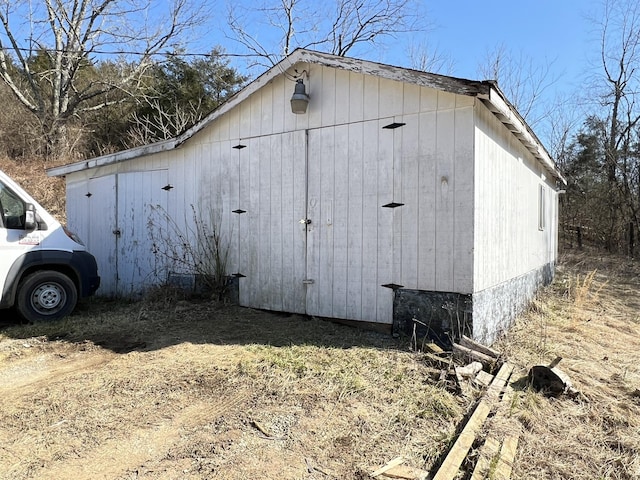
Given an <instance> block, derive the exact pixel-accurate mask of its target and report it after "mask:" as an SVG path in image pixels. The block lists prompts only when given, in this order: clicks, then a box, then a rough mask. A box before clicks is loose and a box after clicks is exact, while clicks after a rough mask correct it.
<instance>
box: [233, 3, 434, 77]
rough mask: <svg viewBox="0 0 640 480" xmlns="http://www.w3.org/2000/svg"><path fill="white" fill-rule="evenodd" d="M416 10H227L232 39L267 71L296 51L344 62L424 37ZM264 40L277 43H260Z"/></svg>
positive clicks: (319, 6) (304, 6) (276, 6)
mask: <svg viewBox="0 0 640 480" xmlns="http://www.w3.org/2000/svg"><path fill="white" fill-rule="evenodd" d="M418 6H419V2H418V1H417V0H332V1H329V2H314V1H312V0H273V1H270V0H267V3H264V4H263V5H262V6H261V7H258V8H255V7H252V8H251V11H248V10H242V9H241V8H239V7H233V8H231V9H230V11H229V19H228V22H229V26H230V28H231V32H232V38H233V39H234V40H236V41H238V42H239V43H240V44H241V45H242V46H243V47H244V48H246V49H247V50H248V51H249V53H250V54H252V55H254V56H255V58H256V64H260V65H263V66H272V65H274V64H275V63H276V62H277V61H278V60H280V59H281V58H282V57H283V56H286V55H288V54H289V53H291V51H293V50H294V49H295V48H311V49H315V50H321V51H327V52H330V53H332V54H334V55H340V56H345V55H347V53H349V52H351V51H352V50H353V49H354V48H356V47H359V46H363V45H369V46H371V45H379V43H380V42H381V40H382V39H383V38H385V37H396V36H398V35H401V34H404V33H409V32H417V31H423V30H424V22H423V18H424V16H422V15H420V14H419V12H418ZM250 24H251V25H252V27H253V28H251V29H250V28H249V26H248V25H250ZM265 27H266V28H265ZM265 36H266V37H267V38H272V37H277V40H276V41H275V42H273V41H265V40H264V38H265Z"/></svg>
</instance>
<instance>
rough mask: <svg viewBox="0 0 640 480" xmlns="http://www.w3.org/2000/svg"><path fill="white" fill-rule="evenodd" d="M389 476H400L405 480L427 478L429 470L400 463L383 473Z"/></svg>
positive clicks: (423, 479) (422, 479) (424, 479)
mask: <svg viewBox="0 0 640 480" xmlns="http://www.w3.org/2000/svg"><path fill="white" fill-rule="evenodd" d="M383 475H384V476H385V477H388V478H400V479H403V480H426V478H427V476H428V475H429V472H427V471H425V470H421V469H419V468H413V467H407V466H406V465H398V466H397V467H393V468H391V469H389V470H387V471H386V472H384V474H383Z"/></svg>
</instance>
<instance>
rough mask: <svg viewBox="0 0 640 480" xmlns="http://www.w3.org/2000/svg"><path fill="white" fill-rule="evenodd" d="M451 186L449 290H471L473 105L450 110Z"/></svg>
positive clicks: (473, 226)
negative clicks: (450, 274) (451, 263)
mask: <svg viewBox="0 0 640 480" xmlns="http://www.w3.org/2000/svg"><path fill="white" fill-rule="evenodd" d="M454 128H455V131H454V136H453V141H454V153H453V155H454V165H455V166H454V167H453V170H454V176H455V181H454V184H453V185H452V186H451V188H452V189H453V218H454V220H453V233H454V235H453V237H452V242H451V248H452V249H453V272H452V275H453V285H454V287H453V290H452V291H454V292H465V293H471V292H472V291H474V290H473V286H474V285H473V242H474V228H475V225H474V218H475V212H474V206H475V204H474V193H473V192H474V188H473V181H474V171H475V166H474V150H473V143H474V128H475V125H474V116H473V107H466V108H464V109H460V108H456V110H455V113H454Z"/></svg>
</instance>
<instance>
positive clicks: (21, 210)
mask: <svg viewBox="0 0 640 480" xmlns="http://www.w3.org/2000/svg"><path fill="white" fill-rule="evenodd" d="M0 210H1V213H2V215H1V217H2V222H0V223H1V224H2V225H4V227H5V228H9V229H17V230H23V229H24V219H25V212H26V205H25V203H24V202H23V201H22V199H21V198H20V197H18V196H17V195H16V194H15V193H14V192H12V191H11V190H9V189H8V188H7V187H6V186H5V185H4V184H2V183H0Z"/></svg>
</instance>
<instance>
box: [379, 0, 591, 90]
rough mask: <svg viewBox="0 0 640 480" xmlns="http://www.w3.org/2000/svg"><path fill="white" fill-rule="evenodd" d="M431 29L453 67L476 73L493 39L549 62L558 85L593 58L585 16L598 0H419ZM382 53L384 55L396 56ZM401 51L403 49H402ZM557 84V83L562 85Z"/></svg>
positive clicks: (575, 80) (571, 81)
mask: <svg viewBox="0 0 640 480" xmlns="http://www.w3.org/2000/svg"><path fill="white" fill-rule="evenodd" d="M425 4H426V8H427V11H428V13H429V14H430V20H431V21H432V23H433V25H434V30H433V31H432V32H431V33H430V34H429V36H428V38H429V40H430V42H433V44H434V45H435V46H436V47H437V49H438V50H439V51H440V52H442V53H444V54H447V55H448V56H450V57H451V60H452V62H453V71H451V72H450V73H451V74H452V75H455V76H460V77H464V78H471V79H478V65H479V63H480V62H482V61H483V60H485V59H486V58H487V54H488V52H491V51H493V50H494V49H495V48H496V46H497V45H500V44H502V45H504V46H505V47H506V48H507V49H508V50H510V51H512V52H513V53H514V54H517V55H519V54H520V53H522V55H523V56H529V57H530V58H531V59H532V60H533V61H534V62H535V63H539V64H546V63H552V69H553V73H554V74H555V75H554V76H557V77H560V81H559V82H558V84H557V85H558V86H559V87H561V88H562V87H564V88H570V87H571V86H575V87H577V86H579V83H580V80H581V78H582V77H583V76H584V73H585V71H586V69H587V67H588V60H589V58H593V53H597V52H594V49H597V48H598V47H597V44H596V43H594V42H593V39H594V33H593V32H594V26H593V25H592V24H591V23H590V22H589V21H588V20H587V16H588V15H589V14H590V13H592V12H594V11H597V10H598V6H599V1H598V0H534V1H531V0H529V1H527V0H520V1H518V0H516V1H514V0H509V1H508V0H486V1H470V0H462V1H457V2H454V1H442V0H440V1H437V0H436V1H433V0H431V1H427V2H425ZM398 55H402V53H400V52H390V51H388V52H387V53H386V58H385V59H383V60H385V61H389V62H390V63H393V60H394V59H395V58H398V59H400V57H399V56H398ZM404 55H405V56H406V52H404ZM564 88H563V89H564Z"/></svg>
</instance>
